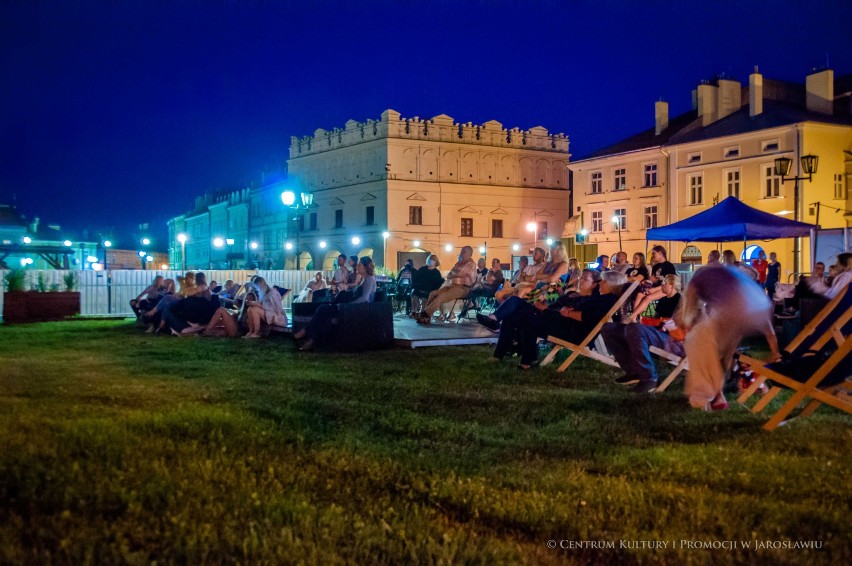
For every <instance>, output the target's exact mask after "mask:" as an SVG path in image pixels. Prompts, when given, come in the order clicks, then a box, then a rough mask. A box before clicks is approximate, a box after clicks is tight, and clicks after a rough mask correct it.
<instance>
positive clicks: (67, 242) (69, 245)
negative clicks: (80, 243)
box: [62, 240, 74, 248]
mask: <svg viewBox="0 0 852 566" xmlns="http://www.w3.org/2000/svg"><path fill="white" fill-rule="evenodd" d="M62 245H63V246H65V247H66V248H70V247H71V246H73V245H74V244H73V243H72V242H71V240H65V241H64V242H62Z"/></svg>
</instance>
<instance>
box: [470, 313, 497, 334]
mask: <svg viewBox="0 0 852 566" xmlns="http://www.w3.org/2000/svg"><path fill="white" fill-rule="evenodd" d="M476 321H477V322H478V323H479V324H481V325H482V326H484V327H485V328H487V329H488V330H492V331H497V330H500V322H499V321H497V320H494V319H493V318H491V317H490V316H488V315H484V314H482V313H477V314H476Z"/></svg>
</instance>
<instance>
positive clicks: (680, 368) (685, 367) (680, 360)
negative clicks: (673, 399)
mask: <svg viewBox="0 0 852 566" xmlns="http://www.w3.org/2000/svg"><path fill="white" fill-rule="evenodd" d="M648 349H649V350H650V352H651V353H652V354H654V355H655V356H660V357H661V358H663V359H665V360H667V361H668V362H669V363H670V364H672V365H673V366H674V369H673V370H672V371H671V373H669V375H667V376H666V378H665V379H664V380H663V381H662V383H660V384H659V385H658V386H657V387H656V388H655V389H654V392H655V393H662V392H663V391H665V390H666V389H667V388H668V386H669V385H671V384H672V381H674V380H675V379H676V378H677V376H679V375H680V374H681V373H682V372H684V371H689V361H688V360H687V359H686V356H683V357H680V356H678V355H677V354H672V353H671V352H667V351H665V350H663V349H662V348H657V347H656V346H651V347H650V348H648Z"/></svg>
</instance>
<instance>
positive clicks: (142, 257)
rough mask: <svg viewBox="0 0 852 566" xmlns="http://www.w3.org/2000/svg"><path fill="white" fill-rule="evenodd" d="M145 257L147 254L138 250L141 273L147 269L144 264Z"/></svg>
mask: <svg viewBox="0 0 852 566" xmlns="http://www.w3.org/2000/svg"><path fill="white" fill-rule="evenodd" d="M147 255H148V254H147V253H146V252H145V251H143V250H139V261H140V262H142V271H145V270H146V269H148V267H147V265H146V262H145V256H147Z"/></svg>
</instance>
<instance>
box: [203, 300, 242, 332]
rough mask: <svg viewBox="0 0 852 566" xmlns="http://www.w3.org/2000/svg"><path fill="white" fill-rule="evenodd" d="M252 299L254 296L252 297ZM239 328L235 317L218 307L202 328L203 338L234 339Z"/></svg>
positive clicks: (232, 313)
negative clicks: (220, 337) (223, 337)
mask: <svg viewBox="0 0 852 566" xmlns="http://www.w3.org/2000/svg"><path fill="white" fill-rule="evenodd" d="M252 297H254V295H252ZM239 331H240V326H239V323H238V322H237V315H236V314H235V313H234V312H233V311H231V310H228V309H226V308H225V307H219V308H218V309H216V312H214V313H213V317H212V318H211V319H210V322H208V323H207V326H205V327H204V335H205V336H227V337H228V338H236V336H237V335H238V334H239Z"/></svg>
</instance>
